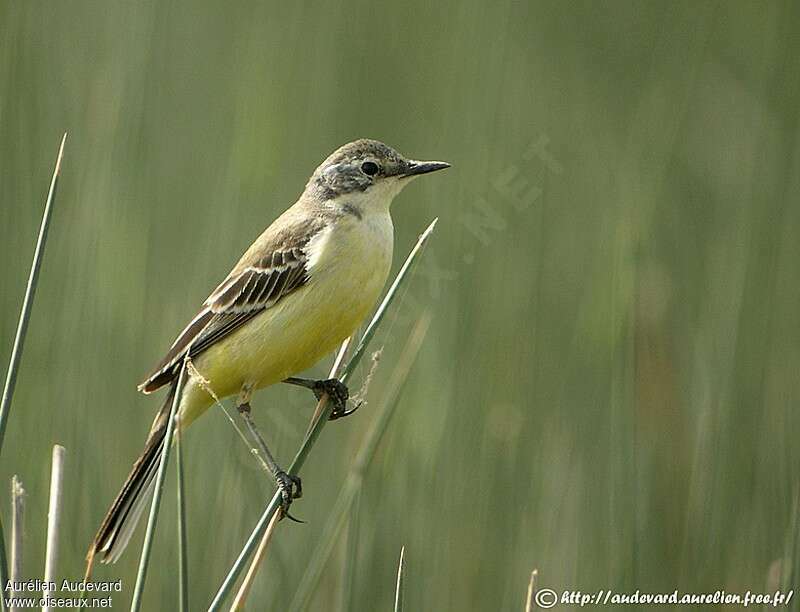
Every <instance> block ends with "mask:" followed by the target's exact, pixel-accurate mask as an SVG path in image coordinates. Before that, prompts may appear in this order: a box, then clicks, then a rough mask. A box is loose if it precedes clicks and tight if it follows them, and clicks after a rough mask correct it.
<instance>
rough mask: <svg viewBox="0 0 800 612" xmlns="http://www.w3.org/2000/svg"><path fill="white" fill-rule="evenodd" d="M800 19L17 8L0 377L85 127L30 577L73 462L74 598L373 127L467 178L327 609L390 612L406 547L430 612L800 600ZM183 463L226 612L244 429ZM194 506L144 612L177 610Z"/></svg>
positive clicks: (208, 581)
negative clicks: (167, 424)
mask: <svg viewBox="0 0 800 612" xmlns="http://www.w3.org/2000/svg"><path fill="white" fill-rule="evenodd" d="M799 23H800V5H797V4H796V3H791V2H778V1H775V2H769V3H755V2H730V3H714V2H707V3H696V2H662V3H657V2H651V3H634V2H612V3H592V2H571V3H557V2H544V3H541V2H537V3H510V2H501V3H481V2H476V1H475V0H466V1H464V2H455V1H449V2H437V3H427V2H421V1H415V0H409V1H408V2H403V3H394V4H386V3H370V2H365V1H359V2H349V3H321V2H320V3H298V4H292V3H286V2H283V3H276V2H270V3H263V2H237V3H219V4H217V3H213V2H204V1H201V2H178V3H160V2H159V3H156V2H152V1H151V2H148V1H143V2H134V3H123V2H105V1H103V2H100V1H90V0H86V1H82V2H69V3H58V2H41V1H34V0H29V1H24V2H22V1H17V0H0V260H2V262H3V271H2V273H0V313H1V314H2V316H0V363H3V364H5V363H7V361H8V356H9V353H10V350H11V342H12V338H13V333H14V329H15V325H16V319H17V315H18V312H19V306H20V303H21V300H22V294H23V291H24V282H25V278H26V276H27V270H28V266H29V264H30V256H31V254H32V252H33V245H34V241H35V235H36V231H37V228H38V223H39V220H40V215H41V212H42V206H43V201H44V195H45V191H46V188H47V183H48V180H49V176H50V172H51V170H52V163H53V157H54V152H55V149H56V146H57V143H58V139H59V138H60V136H61V134H62V132H63V131H64V130H68V131H69V133H70V137H69V142H68V146H67V152H66V158H65V162H64V168H63V176H62V180H61V183H60V187H59V198H58V202H57V206H56V210H55V213H54V219H53V226H52V230H51V236H50V242H49V244H48V247H47V252H46V254H45V261H44V268H43V271H42V277H41V282H40V286H39V290H38V294H37V301H36V304H35V306H34V311H33V318H32V322H31V329H30V332H29V337H28V343H27V346H26V349H25V355H24V357H23V362H22V370H21V374H20V379H19V384H18V388H17V394H16V397H15V403H14V408H13V411H12V414H11V420H10V422H9V426H8V431H7V435H6V442H5V448H4V449H3V455H2V463H1V464H0V488H2V490H3V491H5V492H6V493H4V494H3V495H0V506H1V507H0V511H1V512H2V516H3V518H4V525H6V526H7V525H9V521H8V511H9V503H8V499H9V496H8V493H7V492H8V491H9V485H8V483H9V481H10V478H11V476H12V474H19V475H20V478H21V479H22V481H23V483H24V486H25V488H26V490H27V491H28V498H27V510H28V514H27V517H26V525H27V529H28V531H27V539H26V551H27V557H26V559H25V573H26V574H27V575H28V576H30V577H34V578H35V577H41V573H42V570H41V569H40V568H42V567H43V565H44V561H43V559H44V557H43V550H44V534H45V529H44V528H45V524H46V508H47V503H46V500H47V485H48V472H49V457H50V447H51V445H52V444H53V443H54V442H58V443H61V444H63V445H64V446H66V448H67V458H66V466H67V480H66V485H67V489H66V495H65V504H66V515H65V517H64V524H65V525H66V526H68V528H67V529H66V532H65V533H64V540H63V544H62V553H61V556H62V564H61V566H62V568H63V571H64V572H65V574H66V575H67V576H69V577H71V578H78V577H79V576H80V575H81V573H82V570H83V555H84V553H85V551H86V548H87V546H88V544H89V541H90V539H91V537H92V535H93V533H94V530H95V529H96V527H97V525H98V523H99V521H100V520H101V518H102V516H103V513H104V512H105V509H106V507H107V505H108V503H109V502H110V501H111V499H112V498H113V496H114V494H115V493H116V491H117V489H118V486H119V485H120V484H121V482H122V480H123V478H124V477H125V475H126V474H127V471H128V469H129V467H130V464H131V462H132V461H133V459H134V458H135V456H136V455H137V454H138V452H139V451H140V449H141V445H142V443H143V440H144V437H145V433H146V430H147V427H148V426H149V423H150V420H151V419H152V415H153V413H154V411H155V410H156V408H157V406H158V402H159V401H160V398H145V397H144V396H141V395H139V394H137V393H136V391H135V385H136V383H138V382H139V380H140V378H141V376H142V375H143V374H145V372H146V371H147V370H148V369H149V367H150V366H151V365H152V364H153V363H154V362H155V361H157V360H158V359H159V358H160V357H161V354H162V352H163V351H164V350H165V349H166V348H167V346H168V345H169V344H170V342H171V341H172V339H173V337H174V335H175V334H176V333H177V332H178V331H179V330H180V329H181V328H182V327H183V325H184V324H185V323H186V321H187V320H188V319H189V318H190V317H191V316H192V315H193V314H194V312H195V309H196V307H197V306H198V305H199V303H200V302H201V301H202V300H203V299H204V298H205V297H206V295H207V294H208V292H209V291H210V289H211V288H213V286H215V284H216V283H217V282H218V281H219V280H220V279H221V278H222V277H223V276H224V275H225V274H226V273H227V271H228V269H229V268H230V266H231V265H232V264H233V263H234V262H235V261H236V259H237V258H238V257H239V255H240V253H241V252H242V250H243V249H244V248H246V247H247V246H248V245H249V244H250V242H251V240H252V239H253V238H254V237H255V236H256V235H257V234H258V233H260V231H261V230H262V229H263V227H265V226H266V225H267V224H268V223H270V222H271V221H272V219H274V218H275V217H276V216H277V215H278V214H279V213H280V212H281V211H282V210H283V209H284V208H285V207H287V206H288V205H289V204H291V203H292V202H293V201H294V199H295V197H296V196H297V194H298V193H299V192H300V191H301V189H302V187H303V184H304V181H305V180H306V178H307V176H308V175H309V174H310V172H311V171H312V170H313V168H314V167H315V166H316V165H317V164H318V163H319V161H321V160H322V159H323V158H324V157H325V156H326V155H327V154H328V153H329V152H330V151H331V150H333V149H334V148H335V147H337V146H339V145H340V144H342V143H344V142H346V141H349V140H352V139H354V138H357V137H361V136H367V137H373V138H379V139H381V140H384V141H386V142H388V143H389V144H391V145H393V146H395V147H397V148H398V149H399V150H400V151H402V152H404V153H406V154H407V155H409V156H416V157H422V158H433V159H445V160H448V161H451V162H452V163H453V166H454V167H453V169H452V170H450V171H448V173H446V174H442V175H437V176H436V177H434V178H431V179H428V180H425V181H419V182H418V183H417V184H415V185H413V186H411V187H410V188H408V189H407V190H406V191H405V192H404V193H403V194H402V195H401V196H400V197H399V198H398V201H397V202H396V203H395V205H394V218H395V225H396V244H397V252H398V253H404V252H406V251H407V250H408V248H409V247H410V246H411V244H412V243H413V240H414V239H415V237H416V235H417V233H418V232H419V231H421V230H422V229H423V228H424V226H425V225H426V224H427V222H428V221H429V220H430V219H431V218H432V217H433V216H436V215H438V216H440V218H441V220H440V223H439V226H438V228H437V231H436V234H435V236H434V238H433V240H432V242H431V244H430V246H429V247H428V249H427V251H426V252H425V254H424V257H423V261H422V263H421V265H420V267H419V268H418V270H417V273H416V276H415V278H414V279H412V282H411V283H410V288H409V290H408V292H407V294H406V296H405V298H404V300H403V301H402V303H401V304H400V305H399V307H398V308H396V310H395V314H394V316H393V320H392V321H389V324H388V325H386V326H384V328H383V330H382V332H381V334H380V337H379V338H377V341H378V343H384V344H386V350H385V351H384V354H383V358H382V362H381V366H380V369H379V370H378V372H377V374H376V379H375V380H374V381H373V384H372V386H371V389H370V393H371V394H372V397H373V400H377V398H378V397H379V396H380V392H381V388H382V385H384V384H385V382H386V380H387V379H388V377H389V376H390V374H391V369H392V364H393V363H394V361H395V359H396V357H397V353H398V351H399V349H400V345H401V344H402V342H401V340H402V339H403V338H404V337H405V336H406V335H407V334H408V332H409V330H410V329H411V326H412V325H413V321H414V320H415V319H416V318H417V317H418V316H419V315H420V314H421V312H422V311H423V309H424V308H426V307H429V308H431V309H432V311H433V315H434V318H433V321H432V324H431V328H430V331H429V333H428V337H427V339H426V342H425V344H424V345H423V347H422V350H421V352H420V356H419V359H418V361H417V364H416V367H415V368H414V370H413V371H412V372H411V375H410V381H411V384H409V385H408V386H407V388H406V389H405V391H404V393H403V395H402V397H401V400H400V401H401V403H400V406H399V407H398V410H397V413H396V415H395V417H394V420H393V422H392V423H391V425H390V427H389V430H388V432H387V436H386V437H385V438H384V440H383V442H382V444H381V447H380V448H379V450H378V455H377V456H376V458H375V461H374V462H373V464H372V467H371V469H370V471H369V473H368V474H367V476H366V481H365V487H364V490H363V492H362V493H361V495H360V501H359V505H358V517H359V518H358V521H357V523H351V525H353V524H355V529H356V531H357V533H356V534H354V535H353V534H351V535H353V537H356V536H357V539H350V540H349V542H350V545H348V538H342V541H341V542H340V544H339V546H338V548H337V552H336V553H335V554H334V556H333V557H332V559H331V563H330V566H329V571H328V573H326V574H325V576H324V578H323V581H322V582H321V584H320V587H319V589H318V595H317V599H316V600H315V602H314V604H313V605H312V609H332V608H334V609H335V604H334V603H331V602H336V601H341V600H342V599H341V593H342V591H343V589H347V597H346V599H347V600H349V601H351V602H352V609H354V610H377V609H389V606H391V604H392V600H393V596H394V585H395V580H396V571H397V557H398V551H399V550H400V547H401V545H405V546H406V579H405V584H406V588H405V607H406V609H408V610H487V611H490V610H517V609H521V607H522V604H523V601H524V597H525V590H526V585H527V582H528V577H529V575H530V571H531V569H532V568H534V567H538V568H539V570H540V573H539V581H540V586H542V587H552V588H555V589H556V590H559V589H566V588H576V589H582V590H585V591H592V590H596V589H599V588H616V589H620V590H635V589H637V588H639V589H642V590H667V591H671V590H672V589H674V588H680V589H682V590H687V591H692V590H695V591H697V590H701V591H713V590H716V589H723V588H724V589H726V590H728V591H731V592H733V591H745V590H748V589H750V590H753V591H759V590H770V589H774V588H775V587H776V586H777V576H779V575H780V574H781V572H785V571H786V570H787V566H786V564H785V561H784V559H785V555H786V554H787V553H786V547H787V544H788V542H789V535H790V534H789V526H790V521H791V511H792V505H793V501H794V500H795V499H796V496H797V491H798V474H799V473H800V470H799V469H798V461H799V460H800V456H798V455H799V454H800V452H799V451H798V448H797V440H798V439H800V414H798V410H797V403H798V400H799V399H800V376H799V375H798V372H800V315H799V314H798V313H799V312H800V275H798V271H797V262H798V261H800V207H798V196H800V139H798V128H799V126H798V119H799V118H800V114H799V112H798V109H800V46H798V42H797V41H798V31H797V30H798V24H799ZM398 258H399V257H398ZM324 365H325V364H323V365H321V366H320V368H319V371H320V372H321V371H323V367H324ZM363 374H364V372H363V371H362V375H363ZM254 409H255V416H256V419H257V420H258V421H259V423H260V425H261V427H262V428H263V430H264V431H266V432H268V436H269V438H270V440H271V441H272V442H273V443H274V444H275V446H276V449H277V450H278V454H279V456H280V457H281V458H282V461H284V462H287V461H288V460H289V459H290V457H291V455H292V453H293V451H294V450H295V449H296V447H297V445H298V444H299V441H300V438H301V436H302V433H303V432H304V431H305V427H306V423H307V420H308V418H309V416H310V414H311V411H312V410H313V402H311V401H310V398H309V397H308V396H307V394H306V393H304V392H302V391H299V390H297V389H294V388H275V389H269V390H266V391H264V392H262V393H260V394H259V395H258V396H257V397H256V398H255V401H254ZM369 421H370V409H369V407H366V408H365V409H362V411H361V412H360V413H359V414H358V416H356V417H354V418H353V419H352V420H348V421H347V422H341V423H339V422H337V423H335V424H334V426H331V427H329V428H327V429H326V431H325V434H324V436H323V438H322V439H321V441H320V444H319V445H318V446H317V448H316V449H315V451H314V454H313V455H312V456H311V459H310V461H309V462H308V464H307V467H306V469H305V473H304V479H303V482H304V489H305V495H304V497H303V499H302V500H300V501H299V502H297V504H296V506H295V507H294V512H295V513H296V514H297V515H298V516H300V517H302V518H303V519H305V520H306V521H308V523H307V524H306V525H288V526H286V528H283V526H282V527H281V529H280V530H279V532H278V534H277V536H276V539H275V542H274V543H273V545H272V547H271V550H270V553H269V557H268V558H267V560H266V563H265V565H264V567H263V568H262V571H261V575H260V576H259V579H258V580H257V581H256V584H255V585H254V587H253V592H252V595H251V599H250V601H251V602H256V601H258V602H263V604H262V607H263V608H264V609H281V606H285V605H286V602H288V601H289V600H291V598H292V595H293V594H294V592H295V589H296V587H297V583H298V581H299V580H300V576H301V574H302V572H303V570H304V568H305V567H306V565H307V564H308V562H309V559H308V553H309V551H311V550H312V549H313V546H314V543H315V542H316V538H317V537H318V536H319V532H320V530H321V528H322V525H323V524H324V522H325V519H326V515H327V513H328V511H329V509H330V504H331V503H332V501H333V500H334V499H335V497H336V495H337V490H338V488H339V486H340V485H341V482H342V479H343V478H344V475H345V474H346V472H347V468H348V465H349V462H350V461H351V459H352V455H353V454H354V452H355V449H356V448H358V446H359V442H360V440H361V437H362V436H363V433H364V431H365V430H366V428H367V427H368V425H369ZM184 442H185V444H184V452H185V458H186V461H187V474H186V476H187V483H186V487H187V503H188V528H189V537H190V540H189V559H190V580H191V590H192V598H191V599H192V602H193V604H194V605H200V602H205V601H208V600H209V599H210V597H211V595H212V594H213V592H214V591H215V589H216V587H217V586H218V585H219V583H220V581H221V579H222V577H223V575H224V573H225V572H226V571H227V569H228V568H229V566H230V564H231V562H232V560H233V558H234V556H235V554H236V552H237V551H238V550H239V548H240V547H241V545H242V543H243V541H244V539H245V537H246V535H247V534H248V533H249V531H250V529H251V528H252V526H253V524H254V523H255V521H256V519H257V516H258V515H259V513H260V512H261V510H262V509H263V506H264V503H265V501H266V497H267V495H268V494H269V491H270V489H269V486H268V483H267V482H266V481H265V479H264V477H263V475H262V474H261V473H260V472H259V471H258V469H257V467H256V465H255V463H254V462H253V461H252V458H251V457H249V456H248V454H247V452H246V449H244V448H243V446H242V445H241V443H240V441H239V440H238V439H237V437H236V434H235V433H234V432H233V430H232V429H231V427H230V426H229V425H228V424H227V422H226V421H225V419H224V417H223V416H222V415H221V414H219V413H218V412H212V413H211V414H209V415H208V416H207V417H205V418H203V419H201V420H200V421H198V422H197V424H196V425H195V426H194V427H192V430H191V431H190V432H189V435H187V437H186V438H185V440H184ZM169 477H170V482H172V479H173V478H174V473H173V471H172V470H171V471H170V475H169ZM173 484H174V483H173ZM168 486H169V483H168ZM174 503H175V502H174V487H172V488H168V489H167V495H166V496H165V504H164V508H163V510H162V513H161V519H160V522H159V531H158V532H159V538H158V540H157V542H156V545H155V553H156V560H157V561H159V562H160V564H161V565H160V567H159V568H158V571H156V570H155V569H153V570H152V571H151V572H150V574H149V578H148V587H147V592H146V595H145V601H144V608H145V609H148V610H169V609H174V607H175V602H176V600H177V582H176V580H177V569H176V568H177V564H176V562H177V552H176V536H175V527H174V520H173V517H174V515H175V514H174ZM141 531H142V530H141V529H140V532H139V534H138V535H137V536H136V538H135V539H134V541H133V543H132V547H131V550H129V551H128V553H127V554H126V555H125V556H124V557H123V559H122V560H121V561H120V563H119V564H118V565H116V566H113V567H110V568H100V569H99V570H98V571H97V572H96V574H97V576H96V577H97V578H98V579H100V578H107V579H115V578H117V577H122V578H123V580H124V584H125V590H126V592H125V598H124V601H123V602H117V606H120V607H122V606H125V605H128V602H129V597H130V589H131V588H132V586H133V578H134V575H135V569H136V563H137V559H138V548H139V546H140V542H141ZM353 542H355V543H356V544H355V545H353ZM348 555H354V558H350V559H348V558H347V556H348ZM342 566H346V567H349V568H350V572H351V574H350V575H349V576H343V575H342V572H341V570H340V569H339V568H341V567H342ZM254 609H255V608H254Z"/></svg>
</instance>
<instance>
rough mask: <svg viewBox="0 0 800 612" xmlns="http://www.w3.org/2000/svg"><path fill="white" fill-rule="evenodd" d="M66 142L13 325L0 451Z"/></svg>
mask: <svg viewBox="0 0 800 612" xmlns="http://www.w3.org/2000/svg"><path fill="white" fill-rule="evenodd" d="M66 141H67V133H66V132H64V136H63V137H62V138H61V146H59V148H58V156H57V157H56V165H55V168H54V169H53V177H52V178H51V179H50V189H49V191H48V192H47V200H46V201H45V205H44V214H43V215H42V224H41V225H40V226H39V238H38V239H37V240H36V249H34V251H33V263H31V272H30V275H29V276H28V285H27V287H26V288H25V297H24V298H23V300H22V311H21V312H20V315H19V323H18V324H17V334H16V335H15V336H14V347H13V348H12V349H11V360H10V361H9V363H8V372H7V373H6V383H5V386H4V387H3V399H2V400H0V451H1V450H2V448H3V439H4V437H5V433H6V425H7V423H8V414H9V411H10V410H11V398H12V397H13V396H14V388H15V387H16V384H17V373H18V372H19V362H20V359H21V358H22V347H23V346H24V344H25V335H26V334H27V331H28V323H29V322H30V319H31V309H32V307H33V298H34V296H35V295H36V286H37V285H38V284H39V270H40V269H41V267H42V255H43V254H44V245H45V243H46V242H47V231H48V230H49V229H50V218H51V216H52V213H53V202H54V201H55V198H56V187H57V186H58V176H59V173H60V171H61V158H62V157H63V156H64V143H65V142H66Z"/></svg>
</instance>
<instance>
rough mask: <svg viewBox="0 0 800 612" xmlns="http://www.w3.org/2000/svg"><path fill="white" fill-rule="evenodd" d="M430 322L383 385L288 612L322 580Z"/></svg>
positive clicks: (426, 317)
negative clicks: (381, 395)
mask: <svg viewBox="0 0 800 612" xmlns="http://www.w3.org/2000/svg"><path fill="white" fill-rule="evenodd" d="M430 321H431V316H430V314H429V313H427V312H426V313H425V314H423V316H422V317H420V318H419V320H418V321H417V323H416V324H415V325H414V328H413V329H412V331H411V335H410V336H409V339H408V341H407V342H406V345H405V346H404V347H403V350H402V352H401V353H400V357H399V359H398V360H397V365H396V366H395V369H394V371H393V372H392V375H391V377H390V379H389V382H388V383H387V385H386V391H385V393H384V394H383V397H382V402H381V405H380V408H379V409H378V413H377V414H376V415H375V417H374V418H373V419H372V424H371V426H370V429H369V431H368V432H367V434H366V435H365V436H364V439H363V442H362V443H361V448H359V450H358V453H357V454H356V457H355V459H354V460H353V463H352V466H351V467H350V471H349V472H348V474H347V478H346V479H345V481H344V484H343V485H342V488H341V489H340V490H339V496H338V497H337V499H336V501H335V502H334V503H333V506H332V507H331V511H330V512H329V513H328V520H327V521H326V523H325V526H324V527H323V528H322V533H321V534H320V537H319V538H318V540H317V545H316V547H315V548H314V552H313V553H312V554H311V555H310V557H309V562H308V564H307V565H306V570H305V572H304V573H303V577H302V578H301V579H300V584H299V585H298V587H297V591H296V592H295V596H294V598H293V599H292V603H291V605H290V606H289V610H290V611H291V612H301V611H302V610H305V609H306V607H307V606H308V603H309V601H310V600H311V596H312V595H313V593H314V589H315V588H316V586H317V583H318V582H319V579H320V577H321V576H322V572H323V569H324V567H325V564H326V563H327V562H328V559H329V557H330V555H331V552H332V551H333V548H334V544H335V543H336V538H337V536H338V534H339V532H340V531H341V529H342V528H343V527H344V523H345V519H346V518H347V517H348V516H349V515H350V513H351V509H352V506H353V503H354V501H355V499H356V497H357V495H358V492H359V491H360V490H361V486H362V484H363V482H364V475H365V474H366V471H367V468H368V467H369V465H370V463H371V462H372V458H373V457H374V456H375V451H376V450H377V448H378V444H379V443H380V441H381V439H382V438H383V434H384V433H385V432H386V429H387V427H388V425H389V421H390V420H391V418H392V415H393V414H394V411H395V409H396V407H397V403H398V401H397V400H398V398H399V396H400V391H401V390H402V389H403V386H404V385H405V381H406V380H407V378H408V374H409V372H410V371H411V367H412V366H413V365H414V362H415V361H416V358H417V354H418V353H419V349H420V347H421V346H422V342H423V340H424V338H425V335H426V334H427V331H428V326H429V325H430Z"/></svg>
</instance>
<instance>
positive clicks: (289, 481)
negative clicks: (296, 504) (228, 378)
mask: <svg viewBox="0 0 800 612" xmlns="http://www.w3.org/2000/svg"><path fill="white" fill-rule="evenodd" d="M236 409H237V410H238V411H239V414H240V415H241V416H242V420H244V422H245V425H247V429H248V431H249V432H250V435H251V436H252V437H253V439H254V440H256V442H257V443H258V446H259V447H260V448H261V452H262V453H264V460H265V461H266V463H267V467H268V468H269V471H270V473H271V474H272V477H273V478H274V479H275V483H276V484H277V485H278V490H279V491H280V492H281V515H282V516H286V517H289V518H290V519H292V520H293V521H296V522H300V523H301V522H302V521H298V520H297V519H296V518H294V517H293V516H292V515H290V514H289V506H290V505H291V503H292V500H294V499H297V498H299V497H302V496H303V485H302V483H301V482H300V477H299V476H295V475H294V474H288V473H287V472H285V471H284V470H283V469H281V467H280V466H279V465H278V462H277V461H275V457H274V456H273V455H272V453H271V452H270V450H269V448H268V447H267V443H266V441H265V440H264V437H263V436H262V435H261V432H259V431H258V428H257V427H256V424H255V421H253V417H252V415H251V414H250V390H249V389H242V392H241V393H240V394H239V399H238V401H237V402H236Z"/></svg>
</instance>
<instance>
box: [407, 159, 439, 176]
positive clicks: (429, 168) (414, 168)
mask: <svg viewBox="0 0 800 612" xmlns="http://www.w3.org/2000/svg"><path fill="white" fill-rule="evenodd" d="M449 167H450V164H448V163H447V162H440V161H415V160H413V159H410V160H409V161H408V165H407V166H406V168H405V170H404V172H403V174H402V175H401V176H402V178H408V177H412V176H418V175H420V174H428V172H436V171H437V170H444V169H445V168H449Z"/></svg>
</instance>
